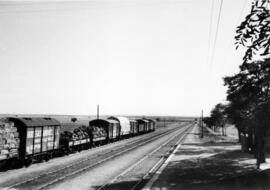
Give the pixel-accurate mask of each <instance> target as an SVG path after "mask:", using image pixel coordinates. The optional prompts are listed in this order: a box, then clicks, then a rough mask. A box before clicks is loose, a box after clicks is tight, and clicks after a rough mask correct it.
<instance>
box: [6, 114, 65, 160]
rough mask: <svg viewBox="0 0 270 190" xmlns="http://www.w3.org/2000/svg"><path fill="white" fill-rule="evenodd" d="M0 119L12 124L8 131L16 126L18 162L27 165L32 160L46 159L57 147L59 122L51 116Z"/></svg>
mask: <svg viewBox="0 0 270 190" xmlns="http://www.w3.org/2000/svg"><path fill="white" fill-rule="evenodd" d="M2 121H3V122H6V123H10V125H11V126H14V129H13V130H11V131H10V133H12V132H14V131H15V128H16V132H17V134H18V137H19V142H18V160H19V161H20V163H24V164H25V165H29V164H30V163H31V162H32V161H33V160H41V159H45V160H48V159H49V158H51V157H52V156H53V154H54V153H55V152H57V150H58V149H59V139H60V123H59V122H58V121H57V120H55V119H53V118H49V117H48V118H38V117H8V118H3V119H2ZM9 135H11V134H9ZM13 135H15V134H13Z"/></svg>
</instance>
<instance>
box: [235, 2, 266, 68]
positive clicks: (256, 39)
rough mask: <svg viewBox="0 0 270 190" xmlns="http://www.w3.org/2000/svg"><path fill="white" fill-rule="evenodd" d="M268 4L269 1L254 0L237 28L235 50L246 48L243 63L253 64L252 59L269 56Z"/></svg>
mask: <svg viewBox="0 0 270 190" xmlns="http://www.w3.org/2000/svg"><path fill="white" fill-rule="evenodd" d="M269 7H270V2H269V0H254V1H253V4H252V8H251V12H250V13H249V14H248V15H247V16H246V19H245V20H244V21H243V22H242V23H241V24H240V26H238V27H237V30H236V36H235V39H236V43H235V44H236V48H238V47H239V46H240V45H242V46H245V47H247V51H246V54H245V56H244V58H243V59H244V63H247V62H253V61H254V57H255V58H256V57H258V56H260V57H262V56H266V55H269V48H270V47H269V46H270V14H269Z"/></svg>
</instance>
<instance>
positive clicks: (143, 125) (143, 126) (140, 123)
mask: <svg viewBox="0 0 270 190" xmlns="http://www.w3.org/2000/svg"><path fill="white" fill-rule="evenodd" d="M136 121H137V123H138V134H143V133H146V121H145V120H143V119H137V120H136Z"/></svg>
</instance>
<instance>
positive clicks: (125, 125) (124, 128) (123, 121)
mask: <svg viewBox="0 0 270 190" xmlns="http://www.w3.org/2000/svg"><path fill="white" fill-rule="evenodd" d="M108 119H112V120H115V121H118V122H119V123H120V127H121V132H120V136H121V137H124V138H125V137H129V136H130V134H131V130H130V122H129V119H128V118H127V117H113V116H112V117H109V118H108Z"/></svg>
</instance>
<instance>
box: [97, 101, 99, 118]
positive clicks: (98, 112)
mask: <svg viewBox="0 0 270 190" xmlns="http://www.w3.org/2000/svg"><path fill="white" fill-rule="evenodd" d="M97 119H99V104H98V105H97Z"/></svg>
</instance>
